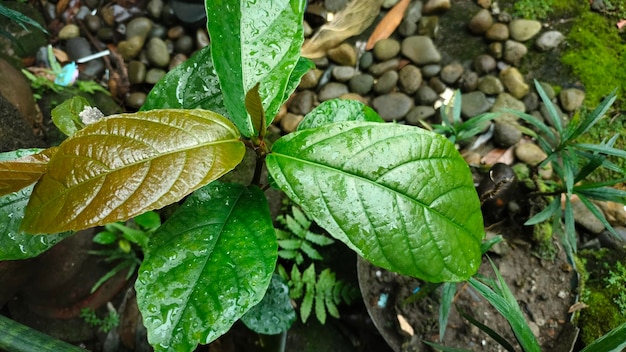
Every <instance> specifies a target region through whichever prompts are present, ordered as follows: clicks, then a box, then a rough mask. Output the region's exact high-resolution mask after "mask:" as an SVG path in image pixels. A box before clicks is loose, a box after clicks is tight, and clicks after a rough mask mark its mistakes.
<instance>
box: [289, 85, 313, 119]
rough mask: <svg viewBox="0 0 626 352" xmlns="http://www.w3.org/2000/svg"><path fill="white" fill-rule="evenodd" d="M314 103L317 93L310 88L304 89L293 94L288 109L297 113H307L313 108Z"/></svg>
mask: <svg viewBox="0 0 626 352" xmlns="http://www.w3.org/2000/svg"><path fill="white" fill-rule="evenodd" d="M314 103H315V93H314V92H312V91H310V90H303V91H300V92H298V93H296V94H294V95H293V98H292V99H291V102H290V103H289V108H288V111H289V112H291V113H294V114H296V115H306V114H308V113H309V112H310V111H311V110H313V107H314Z"/></svg>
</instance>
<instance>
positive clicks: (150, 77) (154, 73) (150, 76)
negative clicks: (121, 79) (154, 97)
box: [146, 68, 165, 84]
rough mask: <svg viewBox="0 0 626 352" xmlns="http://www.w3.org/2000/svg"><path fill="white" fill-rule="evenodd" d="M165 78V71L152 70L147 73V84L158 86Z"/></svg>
mask: <svg viewBox="0 0 626 352" xmlns="http://www.w3.org/2000/svg"><path fill="white" fill-rule="evenodd" d="M163 76H165V70H162V69H160V68H151V69H149V70H148V72H147V73H146V83H148V84H157V82H159V81H160V80H161V78H163Z"/></svg>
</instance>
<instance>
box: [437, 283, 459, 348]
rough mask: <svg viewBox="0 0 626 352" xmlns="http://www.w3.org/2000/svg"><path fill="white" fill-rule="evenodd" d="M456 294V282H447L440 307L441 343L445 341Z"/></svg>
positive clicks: (442, 291) (442, 289)
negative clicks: (444, 337)
mask: <svg viewBox="0 0 626 352" xmlns="http://www.w3.org/2000/svg"><path fill="white" fill-rule="evenodd" d="M455 294H456V282H446V283H444V284H443V287H442V288H441V305H440V306H439V342H442V341H443V336H444V334H445V333H446V327H447V326H448V317H449V316H450V307H451V306H452V300H453V299H454V295H455Z"/></svg>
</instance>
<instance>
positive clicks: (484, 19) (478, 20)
mask: <svg viewBox="0 0 626 352" xmlns="http://www.w3.org/2000/svg"><path fill="white" fill-rule="evenodd" d="M492 24H493V17H491V12H489V11H488V10H485V9H482V10H480V11H478V13H476V14H475V15H474V16H473V17H472V19H471V20H470V21H469V25H468V26H469V30H470V32H472V33H474V34H483V33H485V32H486V31H487V29H489V27H491V25H492Z"/></svg>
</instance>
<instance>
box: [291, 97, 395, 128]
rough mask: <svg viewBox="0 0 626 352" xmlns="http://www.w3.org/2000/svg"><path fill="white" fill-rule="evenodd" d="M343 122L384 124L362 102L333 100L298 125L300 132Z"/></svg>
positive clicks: (308, 115)
mask: <svg viewBox="0 0 626 352" xmlns="http://www.w3.org/2000/svg"><path fill="white" fill-rule="evenodd" d="M341 121H371V122H384V120H383V119H382V118H381V117H380V116H378V113H376V111H374V109H372V108H370V107H369V106H367V105H365V104H363V103H361V102H360V101H356V100H344V99H333V100H327V101H325V102H323V103H321V104H320V105H318V106H317V107H316V108H315V109H313V110H312V111H311V112H309V113H308V114H306V116H305V117H304V119H303V120H302V121H301V122H300V124H299V125H298V131H301V130H306V129H309V128H315V127H320V126H324V125H328V124H331V123H333V122H341Z"/></svg>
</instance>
